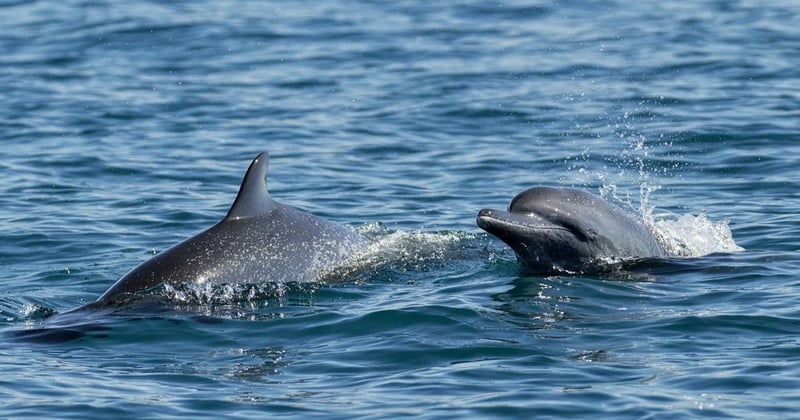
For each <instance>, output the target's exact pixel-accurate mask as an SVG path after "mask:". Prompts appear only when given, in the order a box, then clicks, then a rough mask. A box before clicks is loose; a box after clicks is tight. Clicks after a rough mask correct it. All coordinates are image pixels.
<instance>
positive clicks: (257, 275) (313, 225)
mask: <svg viewBox="0 0 800 420" xmlns="http://www.w3.org/2000/svg"><path fill="white" fill-rule="evenodd" d="M268 166H269V155H268V154H267V153H266V152H265V153H261V154H260V155H258V157H256V158H255V160H253V163H251V164H250V168H249V169H248V170H247V173H246V174H245V176H244V180H243V181H242V185H241V187H240V188H239V194H238V195H237V196H236V200H235V201H234V202H233V205H232V206H231V208H230V210H229V211H228V214H227V216H225V218H224V219H222V221H220V222H219V223H217V224H216V225H214V226H212V227H211V228H209V229H207V230H205V231H203V232H201V233H199V234H198V235H196V236H193V237H191V238H189V239H187V240H185V241H183V242H181V243H179V244H177V245H175V246H173V247H171V248H169V249H167V250H166V251H163V252H161V253H159V254H158V255H156V256H154V257H153V258H151V259H149V260H147V261H145V262H144V263H142V264H141V265H139V266H138V267H136V268H134V269H133V270H131V271H130V272H129V273H128V274H126V275H125V276H123V277H122V278H121V279H119V280H118V281H117V282H116V283H115V284H114V285H113V286H111V288H110V289H108V290H107V291H106V292H105V293H103V295H102V296H100V298H99V299H98V302H110V301H115V300H116V299H117V298H120V297H123V296H126V295H130V294H135V293H136V292H141V291H145V290H148V289H151V288H154V287H156V286H158V285H160V284H162V283H167V284H169V285H171V286H179V285H186V284H191V283H196V284H203V283H206V282H212V283H213V284H224V283H253V282H263V281H297V282H308V281H325V280H328V278H327V277H326V276H328V275H331V274H333V273H334V272H335V271H336V269H337V268H339V267H341V266H342V265H344V264H345V262H346V261H348V259H350V258H351V257H353V256H354V255H355V254H357V253H358V252H360V251H362V250H364V249H366V247H367V245H368V241H367V240H366V239H365V238H364V237H362V236H361V235H359V234H357V233H356V232H354V231H352V230H350V229H348V228H345V227H343V226H339V225H336V224H334V223H331V222H329V221H326V220H324V219H322V218H319V217H317V216H314V215H312V214H309V213H305V212H302V211H299V210H296V209H294V208H291V207H288V206H285V205H283V204H280V203H278V202H276V201H274V200H273V199H272V198H270V196H269V193H268V192H267V182H266V177H267V169H268Z"/></svg>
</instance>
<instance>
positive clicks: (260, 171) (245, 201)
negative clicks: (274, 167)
mask: <svg viewBox="0 0 800 420" xmlns="http://www.w3.org/2000/svg"><path fill="white" fill-rule="evenodd" d="M268 170H269V154H268V153H267V152H263V153H261V154H259V155H258V156H256V158H255V159H253V163H251V164H250V167H249V168H248V169H247V173H246V174H244V179H243V180H242V186H241V187H239V194H237V195H236V200H234V202H233V205H232V206H231V209H230V210H229V211H228V215H227V216H225V219H240V218H243V217H253V216H259V215H262V214H266V213H269V212H270V211H272V209H274V208H275V206H276V203H275V201H273V200H272V198H270V196H269V193H268V192H267V171H268Z"/></svg>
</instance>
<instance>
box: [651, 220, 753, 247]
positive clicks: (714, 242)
mask: <svg viewBox="0 0 800 420" xmlns="http://www.w3.org/2000/svg"><path fill="white" fill-rule="evenodd" d="M651 228H652V229H653V231H654V232H655V234H656V236H657V237H658V238H659V240H660V241H661V244H662V246H664V248H665V249H666V251H667V252H668V253H669V254H670V255H672V256H681V257H699V256H703V255H708V254H713V253H717V252H739V251H743V250H744V248H742V247H740V246H739V245H737V244H736V241H734V239H733V233H732V232H731V229H730V228H729V227H728V221H727V220H721V221H719V222H716V223H714V222H713V221H711V220H710V219H709V218H708V216H706V214H705V212H701V213H700V214H698V215H696V216H695V215H692V214H684V215H680V216H678V215H659V216H656V217H653V221H652V223H651Z"/></svg>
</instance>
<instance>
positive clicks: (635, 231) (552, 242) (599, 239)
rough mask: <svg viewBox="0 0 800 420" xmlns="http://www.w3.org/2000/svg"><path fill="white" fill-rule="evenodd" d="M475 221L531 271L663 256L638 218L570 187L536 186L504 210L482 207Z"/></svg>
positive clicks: (576, 268) (592, 266)
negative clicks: (512, 251)
mask: <svg viewBox="0 0 800 420" xmlns="http://www.w3.org/2000/svg"><path fill="white" fill-rule="evenodd" d="M476 222H477V224H478V226H479V227H480V228H481V229H483V230H485V231H487V232H489V233H491V234H492V235H494V236H497V237H498V238H500V239H501V240H502V241H503V242H505V243H506V244H508V245H509V246H510V247H511V248H512V249H513V250H514V252H515V253H516V254H517V258H518V259H519V260H520V262H521V263H522V264H523V265H524V266H525V268H526V269H528V270H529V271H531V272H536V273H545V274H548V273H564V272H566V273H570V272H571V273H583V272H591V271H597V270H598V269H600V268H602V267H603V266H605V265H607V264H609V263H615V262H621V261H627V260H636V259H643V258H657V257H664V256H665V252H664V250H663V249H662V247H661V246H660V244H659V242H658V240H657V239H656V238H655V236H654V235H653V233H652V232H651V231H650V230H649V229H648V228H647V226H645V225H644V223H643V222H642V220H640V219H639V218H637V217H634V216H632V215H630V214H628V213H627V212H625V211H623V210H622V209H620V208H619V207H617V206H615V205H613V204H611V203H609V202H607V201H605V200H603V199H602V198H600V197H598V196H596V195H594V194H590V193H587V192H584V191H580V190H576V189H572V188H549V187H535V188H531V189H528V190H526V191H523V192H522V193H520V194H518V195H517V196H516V197H514V199H513V200H511V204H510V205H509V207H508V211H503V210H493V209H483V210H481V211H480V212H479V213H478V218H477V220H476Z"/></svg>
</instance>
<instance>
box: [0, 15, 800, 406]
mask: <svg viewBox="0 0 800 420" xmlns="http://www.w3.org/2000/svg"><path fill="white" fill-rule="evenodd" d="M0 20H2V22H3V27H2V30H0V98H2V100H0V116H2V118H0V142H2V148H0V203H2V205H1V206H0V279H2V281H1V282H0V313H1V314H2V319H1V320H0V322H2V324H1V325H0V329H2V334H0V401H2V403H1V404H0V417H29V418H32V417H78V418H86V417H102V418H123V417H190V418H198V417H211V418H218V417H221V416H224V417H242V418H253V417H264V416H266V415H295V416H303V417H307V416H316V417H325V418H328V417H341V418H352V417H381V418H382V417H396V416H401V415H409V416H415V417H416V416H431V417H465V416H469V417H476V416H487V417H488V416H514V417H524V418H529V417H558V418H561V417H581V418H585V417H589V416H602V417H614V418H624V417H628V418H642V417H651V418H672V417H681V418H685V417H706V416H708V417H748V418H753V417H765V418H769V417H776V418H778V417H780V418H783V417H786V416H793V415H796V413H797V409H798V403H797V401H798V398H800V275H798V272H800V256H799V255H798V249H800V239H798V238H800V216H798V210H797V209H798V204H800V194H799V193H798V190H800V188H799V187H800V171H798V166H797V164H798V156H800V135H799V134H798V133H800V111H798V110H800V42H798V41H800V7H798V6H797V4H796V3H795V2H791V1H783V2H781V1H777V2H768V3H763V2H750V1H704V2H679V1H664V2H639V3H636V2H608V1H602V2H600V1H598V2H573V1H562V2H529V3H526V2H502V3H497V2H450V3H449V4H444V3H442V4H429V2H393V3H391V4H385V3H375V2H358V1H336V2H326V3H324V4H319V3H317V2H302V1H293V2H280V3H274V4H268V3H265V2H255V1H253V2H245V1H242V2H218V1H214V2H212V1H197V2H185V3H184V2H175V3H167V2H138V3H134V4H131V3H128V2H104V1H100V2H82V1H77V0H70V1H62V2H3V3H2V5H0ZM263 150H267V151H269V152H270V153H271V155H272V160H271V173H270V178H269V181H270V190H271V193H272V195H273V197H274V198H276V199H277V200H279V201H281V202H283V203H286V204H289V205H292V206H295V207H298V208H301V209H303V210H305V211H309V212H312V213H314V214H317V215H320V216H323V217H325V218H328V219H330V220H333V221H335V222H337V223H341V224H344V225H347V226H350V227H352V228H354V229H357V230H360V231H362V232H365V233H367V234H369V235H372V236H377V237H380V238H382V241H383V242H382V243H383V244H384V246H385V247H386V248H387V249H388V250H389V251H390V252H387V254H390V255H394V256H395V257H396V259H397V261H395V263H393V264H388V265H385V266H384V267H382V268H381V269H379V270H375V271H372V272H368V273H367V274H366V275H363V276H360V277H359V278H355V279H350V280H348V281H345V282H344V283H341V284H338V285H328V286H326V285H320V286H314V287H312V286H308V285H292V284H289V285H277V284H273V285H263V286H264V287H263V288H262V289H261V290H260V292H259V293H255V294H252V295H251V294H245V293H239V294H237V293H236V291H234V293H233V294H231V293H227V294H226V293H223V291H222V290H212V291H206V292H208V293H206V294H201V295H199V296H195V297H194V298H190V299H183V300H181V299H177V297H176V299H175V301H174V302H173V306H174V307H173V308H172V310H168V311H166V312H157V313H153V311H148V310H146V309H147V308H139V309H141V311H137V310H134V311H129V312H125V313H119V314H104V313H97V314H86V315H85V316H86V319H77V320H76V319H71V320H64V319H63V318H61V319H62V321H60V322H62V323H63V324H61V325H58V322H57V321H54V320H58V319H59V316H55V317H49V318H48V315H50V314H52V313H54V312H58V313H63V312H66V311H69V310H70V309H72V308H75V307H78V306H80V305H83V304H86V303H89V302H91V301H93V300H94V299H96V298H97V297H98V296H100V294H102V293H103V292H104V291H105V290H106V289H107V288H108V287H109V286H110V285H111V284H113V282H114V281H116V279H118V278H119V277H120V276H122V275H123V274H124V273H126V272H127V271H128V270H129V269H131V268H133V267H135V266H136V265H137V264H139V263H141V262H142V261H144V260H145V259H147V258H148V257H149V256H151V255H153V253H154V252H157V251H160V250H163V249H166V248H167V247H169V246H170V245H172V244H174V243H176V242H178V241H180V240H182V239H184V238H186V237H188V236H191V235H192V234H194V233H197V232H199V231H201V230H203V229H205V228H206V227H208V226H210V225H212V224H213V223H215V222H216V221H217V220H219V219H220V218H221V217H222V216H223V215H224V214H225V212H226V211H227V209H228V206H229V205H230V203H231V202H232V200H233V198H234V196H235V194H236V191H237V189H238V184H239V182H240V180H241V177H242V175H243V174H244V171H245V169H246V167H247V165H248V163H249V161H250V159H252V158H253V157H255V155H256V154H257V153H258V152H260V151H263ZM534 185H561V186H575V187H579V188H584V189H587V190H589V191H592V192H597V193H603V194H604V195H605V196H606V197H608V198H609V199H612V200H616V201H618V202H620V203H624V204H629V205H630V206H632V207H633V208H634V209H644V213H645V214H646V215H647V216H648V217H652V221H653V222H654V223H656V226H658V227H659V228H660V229H661V230H662V233H663V234H664V235H665V237H667V239H669V240H670V241H672V242H673V243H675V244H678V245H676V249H677V248H681V247H682V248H681V249H683V250H684V252H683V253H684V254H685V255H688V256H684V257H676V258H670V259H667V260H664V261H659V262H655V263H649V264H644V265H642V266H641V267H634V268H633V269H632V270H631V271H630V272H625V273H617V274H616V275H612V276H599V277H598V276H594V277H588V276H572V277H570V276H556V277H538V276H529V275H526V274H524V273H522V272H521V271H520V269H519V266H518V264H517V263H516V261H515V257H514V255H513V253H511V251H509V250H508V249H507V248H505V246H504V245H503V244H502V243H500V242H499V241H497V240H495V239H493V238H491V237H489V236H488V235H485V234H484V233H482V232H481V231H480V230H479V229H478V228H477V227H476V226H475V224H474V219H475V215H476V213H477V211H478V210H479V209H480V208H483V207H495V208H502V207H504V206H506V205H507V204H508V202H509V200H510V199H511V197H513V196H514V195H515V194H516V193H518V192H520V191H522V190H524V189H526V188H528V187H531V186H534ZM726 221H727V222H728V225H727V226H728V227H729V228H730V231H728V230H727V228H726V225H725V222H726ZM726 235H727V236H726ZM730 235H732V238H733V240H735V242H736V244H737V245H738V246H740V247H742V248H744V250H742V251H739V252H726V250H731V249H733V245H732V243H730V242H729V240H730V238H731V237H730ZM715 251H723V252H715ZM709 253H710V254H709ZM270 287H272V289H269V288H270ZM267 289H269V290H267ZM265 290H266V291H265ZM162 309H163V308H162ZM44 318H47V319H44ZM43 329H45V331H51V332H52V333H51V334H45V335H43V336H27V335H25V334H24V333H25V332H26V331H42V330H43ZM37 337H38V338H37Z"/></svg>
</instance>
